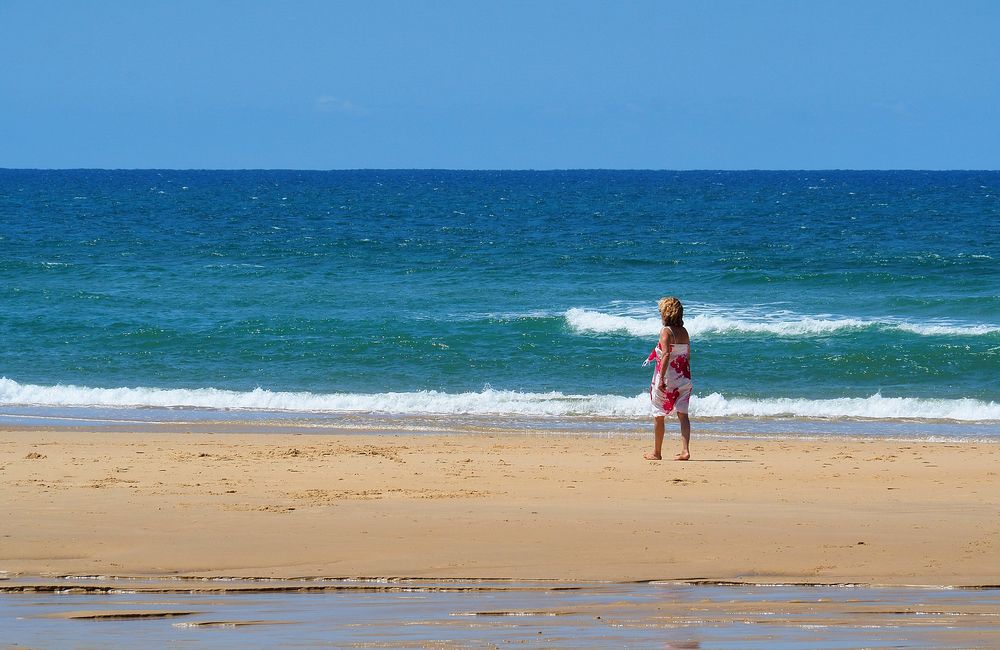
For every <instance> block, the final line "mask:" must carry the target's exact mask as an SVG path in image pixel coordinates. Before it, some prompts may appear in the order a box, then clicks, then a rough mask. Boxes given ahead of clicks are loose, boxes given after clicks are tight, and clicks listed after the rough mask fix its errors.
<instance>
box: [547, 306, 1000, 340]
mask: <svg viewBox="0 0 1000 650" xmlns="http://www.w3.org/2000/svg"><path fill="white" fill-rule="evenodd" d="M563 318H564V319H565V320H566V324H567V325H568V326H569V328H570V329H572V330H574V331H577V332H591V333H598V334H613V333H626V334H629V335H631V336H643V337H648V336H653V337H655V336H657V335H659V333H660V319H659V318H656V317H652V318H639V317H635V316H621V315H614V314H606V313H603V312H599V311H593V310H589V309H579V308H575V307H574V308H573V309H569V310H568V311H566V313H565V314H564V315H563ZM684 326H685V327H686V328H687V330H688V332H690V333H691V335H692V336H699V335H702V334H728V333H740V334H775V335H777V336H808V335H817V334H831V333H833V332H838V331H843V330H851V329H855V330H860V329H869V328H881V329H886V330H899V331H904V332H910V333H912V334H920V335H923V336H934V335H946V336H982V335H985V334H993V333H996V332H1000V327H994V326H992V325H961V324H953V323H935V322H927V323H909V322H905V321H899V322H897V321H892V320H862V319H857V318H833V317H830V318H816V317H811V316H793V315H783V316H782V317H780V318H775V319H772V320H765V319H759V318H730V317H726V316H716V315H696V316H691V317H688V318H685V319H684Z"/></svg>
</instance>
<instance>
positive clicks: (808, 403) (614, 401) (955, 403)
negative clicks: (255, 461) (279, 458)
mask: <svg viewBox="0 0 1000 650" xmlns="http://www.w3.org/2000/svg"><path fill="white" fill-rule="evenodd" d="M0 406H41V407H67V406H72V407H120V408H144V407H146V408H148V407H155V408H208V409H218V410H220V411H229V410H252V411H270V412H293V413H385V414H397V415H407V414H412V415H499V416H532V417H538V416H543V417H544V416H563V417H573V416H583V417H617V418H643V417H648V416H649V414H650V410H649V399H648V397H647V396H646V395H645V394H640V395H636V396H634V397H626V396H621V395H572V394H564V393H561V392H549V393H523V392H518V391H506V390H494V389H492V388H485V389H483V390H482V391H479V392H466V393H445V392H439V391H433V390H428V391H414V392H399V393H310V392H282V391H271V390H266V389H263V388H255V389H254V390H251V391H230V390H220V389H216V388H192V389H183V388H169V389H168V388H142V387H137V388H91V387H87V386H73V385H62V384H59V385H55V386H40V385H35V384H20V383H18V382H16V381H14V380H12V379H7V378H6V377H4V378H0ZM691 414H692V416H700V417H802V418H865V419H875V420H916V419H926V420H957V421H963V422H990V421H1000V404H998V403H996V402H985V401H981V400H976V399H971V398H963V399H925V398H912V397H882V396H881V395H878V394H876V395H872V396H870V397H858V398H853V397H844V398H834V399H795V398H772V399H756V398H741V397H725V396H723V395H720V394H718V393H712V394H710V395H706V396H698V395H695V396H694V397H692V399H691Z"/></svg>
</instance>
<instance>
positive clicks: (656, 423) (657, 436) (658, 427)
mask: <svg viewBox="0 0 1000 650" xmlns="http://www.w3.org/2000/svg"><path fill="white" fill-rule="evenodd" d="M642 457H643V458H645V459H646V460H660V459H661V458H663V416H662V415H660V416H657V417H655V418H653V453H651V454H643V456H642Z"/></svg>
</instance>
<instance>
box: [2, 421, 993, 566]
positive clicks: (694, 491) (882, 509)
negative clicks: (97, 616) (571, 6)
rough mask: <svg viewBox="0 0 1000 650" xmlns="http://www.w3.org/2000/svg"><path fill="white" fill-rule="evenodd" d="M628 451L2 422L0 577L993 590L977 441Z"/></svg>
mask: <svg viewBox="0 0 1000 650" xmlns="http://www.w3.org/2000/svg"><path fill="white" fill-rule="evenodd" d="M649 445H650V442H649V441H648V440H639V439H625V438H602V437H579V436H563V435H514V434H511V435H485V434H463V435H401V434H392V433H384V434H379V435H355V434H345V435H301V434H285V433H281V434H278V433H260V434H235V433H220V434H204V433H184V432H180V431H178V432H174V433H162V432H136V433H117V432H107V431H103V432H87V431H80V430H27V429H20V430H7V431H3V432H2V433H0V571H5V572H7V575H17V574H24V575H34V576H53V575H115V576H171V575H186V576H240V577H262V576H268V577H297V576H327V577H416V578H420V577H424V578H523V579H557V580H611V581H627V580H661V579H662V580H672V579H674V580H692V579H704V580H720V581H742V582H796V583H843V582H850V583H866V584H917V585H998V584H1000V481H998V472H1000V444H998V443H960V444H944V443H931V442H892V441H859V440H842V439H825V440H794V439H785V440H759V441H758V440H737V439H730V440H716V439H712V440H709V439H704V438H699V437H697V435H696V437H695V440H694V444H693V447H692V449H693V453H694V459H693V460H692V461H690V462H686V463H680V462H672V461H663V462H659V463H656V462H649V461H644V460H643V459H642V453H643V452H644V451H647V450H648V448H649ZM674 446H676V441H675V440H670V441H668V443H667V446H666V447H665V452H666V451H671V452H672V451H673V447H674ZM0 575H3V574H2V573H0Z"/></svg>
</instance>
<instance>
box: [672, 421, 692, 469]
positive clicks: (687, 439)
mask: <svg viewBox="0 0 1000 650" xmlns="http://www.w3.org/2000/svg"><path fill="white" fill-rule="evenodd" d="M677 420H678V421H679V422H680V423H681V453H679V454H677V455H676V456H674V460H690V458H691V449H690V448H689V445H690V444H691V420H690V418H688V414H687V413H681V412H680V411H678V412H677Z"/></svg>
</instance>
